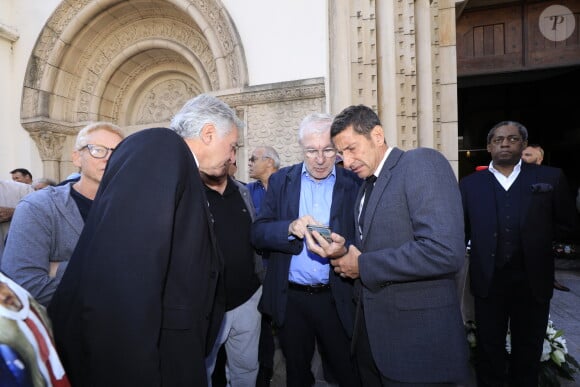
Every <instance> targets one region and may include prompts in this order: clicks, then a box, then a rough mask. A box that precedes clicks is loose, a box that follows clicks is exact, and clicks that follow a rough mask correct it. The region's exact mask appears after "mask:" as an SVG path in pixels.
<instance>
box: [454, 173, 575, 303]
mask: <svg viewBox="0 0 580 387" xmlns="http://www.w3.org/2000/svg"><path fill="white" fill-rule="evenodd" d="M518 179H521V180H522V181H521V183H522V187H523V189H522V190H521V192H522V194H521V198H520V199H519V200H521V208H522V214H521V215H520V236H521V241H522V250H523V255H524V257H523V258H524V265H525V267H526V275H527V276H528V280H529V283H530V286H531V289H532V292H533V295H534V296H535V297H537V298H538V299H542V300H548V299H550V298H551V297H552V293H553V284H554V257H553V252H552V243H553V242H554V241H565V240H566V239H568V238H570V237H571V236H572V234H573V232H574V231H575V228H576V211H575V208H574V203H573V201H572V197H571V196H570V192H569V191H568V185H567V183H566V179H565V178H564V175H563V174H562V171H561V170H560V169H557V168H552V167H547V166H541V165H535V164H526V163H523V162H522V168H521V172H520V174H519V176H518ZM494 180H495V177H494V175H493V174H492V173H491V172H489V171H488V170H485V171H481V172H476V173H474V174H472V175H469V176H467V177H465V178H464V179H462V180H461V182H460V184H459V186H460V189H461V195H462V199H463V209H464V215H465V237H466V240H471V255H470V267H469V275H470V280H471V291H472V293H473V294H474V295H475V296H478V297H486V296H487V294H488V292H489V288H490V286H491V280H492V276H493V271H494V267H495V253H496V250H497V227H498V221H497V212H496V200H495V188H494V185H495V181H494Z"/></svg>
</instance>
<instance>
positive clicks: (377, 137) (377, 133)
mask: <svg viewBox="0 0 580 387" xmlns="http://www.w3.org/2000/svg"><path fill="white" fill-rule="evenodd" d="M371 137H372V139H373V142H374V143H375V144H376V145H382V144H384V143H385V141H386V140H385V132H384V130H383V127H382V126H380V125H375V127H374V128H373V130H371Z"/></svg>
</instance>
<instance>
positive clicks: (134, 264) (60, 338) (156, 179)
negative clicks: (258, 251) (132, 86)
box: [49, 128, 223, 386]
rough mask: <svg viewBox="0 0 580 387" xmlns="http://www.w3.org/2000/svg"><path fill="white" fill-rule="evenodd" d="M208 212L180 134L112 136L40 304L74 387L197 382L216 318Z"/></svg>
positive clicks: (216, 267) (216, 265)
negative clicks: (52, 285)
mask: <svg viewBox="0 0 580 387" xmlns="http://www.w3.org/2000/svg"><path fill="white" fill-rule="evenodd" d="M210 219H211V218H210V217H209V211H208V205H207V199H206V197H205V192H204V188H203V185H202V183H201V179H200V176H199V170H198V168H197V166H196V163H195V160H194V158H193V156H192V153H191V151H190V149H189V148H188V146H187V145H186V143H185V142H184V141H183V139H182V138H181V137H179V136H178V135H177V134H175V133H174V132H172V131H170V130H168V129H163V128H156V129H150V130H145V131H141V132H138V133H136V134H134V135H132V136H129V137H127V138H126V139H125V140H124V141H123V142H121V144H119V146H118V147H117V149H116V150H115V151H114V152H113V154H112V156H111V159H110V160H109V163H108V166H107V169H106V172H105V175H104V177H103V180H102V182H101V185H100V188H99V191H98V193H97V196H96V198H95V201H94V203H93V206H92V209H91V213H90V215H89V217H88V219H87V222H86V225H85V228H84V230H83V232H82V234H81V236H80V239H79V242H78V245H77V247H76V250H75V252H74V253H73V255H72V257H71V259H70V263H69V265H68V268H67V271H66V273H65V274H64V277H63V279H62V282H61V283H60V286H59V288H58V289H57V291H56V293H55V295H54V298H53V300H52V303H51V306H50V308H49V312H50V317H51V318H52V321H53V324H54V333H55V338H56V344H57V347H58V350H59V353H60V355H61V356H62V359H63V363H64V366H65V369H66V371H67V373H68V375H69V377H70V379H71V382H72V384H73V385H75V386H161V385H164V386H193V385H196V386H204V385H206V383H207V382H206V371H205V362H204V359H205V353H206V347H211V346H212V345H213V342H214V338H215V334H216V333H217V330H218V329H219V324H221V320H222V316H223V304H214V296H215V289H216V283H217V280H218V277H219V273H220V270H221V266H222V263H221V260H220V258H219V254H218V253H217V250H216V244H215V238H214V235H213V230H212V224H211V221H210ZM209 332H211V333H209Z"/></svg>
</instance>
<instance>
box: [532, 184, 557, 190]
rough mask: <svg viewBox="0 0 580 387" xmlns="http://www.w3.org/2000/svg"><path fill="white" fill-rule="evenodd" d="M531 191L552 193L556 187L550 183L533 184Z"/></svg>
mask: <svg viewBox="0 0 580 387" xmlns="http://www.w3.org/2000/svg"><path fill="white" fill-rule="evenodd" d="M531 189H532V192H552V191H553V190H554V187H553V186H552V184H548V183H537V184H532V186H531Z"/></svg>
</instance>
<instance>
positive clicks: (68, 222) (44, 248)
mask: <svg viewBox="0 0 580 387" xmlns="http://www.w3.org/2000/svg"><path fill="white" fill-rule="evenodd" d="M71 184H72V183H70V184H66V185H64V186H60V187H47V188H44V189H42V190H40V191H36V192H34V193H31V194H30V195H28V196H26V197H25V198H24V199H22V200H21V201H20V203H19V204H18V206H17V207H16V210H15V211H14V216H13V217H12V224H11V225H10V234H9V236H8V240H7V241H6V247H5V250H4V255H3V258H2V270H3V271H4V272H5V273H6V274H7V275H8V276H9V277H11V278H12V279H13V280H14V281H15V282H17V283H18V284H19V285H21V286H22V287H23V288H25V289H26V290H28V292H30V294H31V295H32V296H33V297H34V298H35V299H36V300H37V301H38V302H39V303H41V304H43V305H45V306H47V305H48V304H49V302H50V300H51V298H52V295H53V293H54V291H55V290H56V287H57V286H58V284H59V283H60V280H61V278H62V275H63V273H64V271H65V270H66V267H67V264H68V260H69V258H70V257H71V255H72V253H73V250H74V248H75V246H76V244H77V241H78V239H79V236H80V235H81V232H82V230H83V226H84V222H83V218H82V217H81V214H80V212H79V209H78V207H77V205H76V203H75V201H74V199H73V198H72V197H71V195H70V190H71ZM50 262H62V263H61V264H60V265H59V267H58V270H57V272H56V276H55V277H50V276H49V274H48V273H49V266H50Z"/></svg>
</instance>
